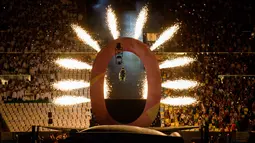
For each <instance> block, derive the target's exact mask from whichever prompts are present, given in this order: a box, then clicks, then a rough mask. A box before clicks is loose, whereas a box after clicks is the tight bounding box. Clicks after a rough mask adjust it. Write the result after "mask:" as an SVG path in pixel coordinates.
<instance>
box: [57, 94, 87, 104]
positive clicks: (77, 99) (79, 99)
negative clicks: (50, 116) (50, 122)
mask: <svg viewBox="0 0 255 143" xmlns="http://www.w3.org/2000/svg"><path fill="white" fill-rule="evenodd" d="M87 102H90V99H88V98H86V97H83V96H71V95H63V96H60V97H57V98H55V99H54V100H53V103H54V104H56V105H62V106H68V105H76V104H81V103H87Z"/></svg>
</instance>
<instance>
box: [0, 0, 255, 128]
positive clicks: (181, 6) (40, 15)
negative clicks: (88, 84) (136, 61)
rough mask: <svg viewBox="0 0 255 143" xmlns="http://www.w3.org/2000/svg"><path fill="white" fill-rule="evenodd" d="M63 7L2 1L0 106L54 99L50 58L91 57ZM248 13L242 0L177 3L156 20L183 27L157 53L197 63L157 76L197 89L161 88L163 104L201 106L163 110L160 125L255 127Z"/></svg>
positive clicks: (75, 19)
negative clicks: (188, 101) (183, 98)
mask: <svg viewBox="0 0 255 143" xmlns="http://www.w3.org/2000/svg"><path fill="white" fill-rule="evenodd" d="M63 1H64V0H62V1H60V0H51V1H41V0H35V1H29V0H22V1H20V0H2V1H1V11H0V19H1V22H0V27H1V29H0V30H1V33H0V34H1V35H0V39H1V40H0V52H1V54H0V74H1V75H2V76H0V79H1V83H0V95H1V100H3V101H13V100H14V101H23V100H40V99H42V100H43V99H51V98H53V94H52V91H53V90H54V89H52V87H51V85H52V83H53V82H54V81H56V80H58V79H59V78H58V73H59V70H60V68H59V67H57V66H56V65H55V64H53V62H54V60H56V59H57V58H59V57H60V56H61V54H49V52H94V51H93V49H91V48H88V47H87V46H86V45H84V44H83V43H82V42H81V41H80V40H78V39H77V37H76V35H75V34H74V32H72V29H71V27H70V24H72V23H79V21H81V20H84V19H83V18H82V15H80V14H79V13H77V5H76V4H75V2H74V1H73V2H70V3H68V4H66V3H63ZM65 2H66V1H65ZM152 7H153V5H152ZM155 7H157V5H155ZM252 8H253V7H252V6H251V5H250V4H249V3H248V2H247V3H246V1H242V2H241V1H238V2H232V1H222V0H216V1H213V0H207V1H201V2H200V4H195V3H193V2H192V1H190V2H186V1H184V0H181V1H178V2H174V1H171V2H170V3H166V4H164V10H165V11H164V12H162V13H161V14H162V15H163V16H165V19H166V20H165V22H167V18H172V21H173V22H181V29H180V30H179V32H178V33H177V34H176V35H175V37H174V38H173V39H172V41H170V42H168V44H165V45H164V48H162V49H164V50H165V51H168V52H169V51H172V52H175V51H178V52H192V53H187V55H189V56H191V57H194V58H196V59H197V61H196V62H194V63H192V64H190V65H189V66H187V67H182V68H179V67H178V68H171V69H165V70H162V77H163V81H165V80H167V79H168V80H172V79H176V78H179V77H181V78H185V79H193V80H196V81H198V82H200V83H201V84H200V85H199V86H198V87H196V88H194V89H190V90H187V91H186V90H185V91H181V92H179V91H175V90H169V89H163V92H162V94H163V96H165V97H167V96H178V95H183V94H188V95H190V96H193V97H196V98H197V99H198V100H199V103H197V104H196V105H191V106H188V107H171V106H167V108H166V110H165V111H164V120H165V121H164V126H177V124H178V125H201V124H203V122H205V121H206V122H208V123H209V126H210V130H215V131H218V130H219V131H220V130H224V131H227V130H230V129H231V130H236V129H237V130H238V131H242V130H247V129H249V126H251V125H252V124H254V123H255V120H254V115H255V114H254V113H255V103H254V86H255V81H254V78H255V77H254V75H255V74H254V73H255V71H254V69H255V68H254V67H255V62H254V61H253V58H254V53H252V52H253V51H254V30H255V28H254V22H253V20H252V19H251V17H252V15H253V13H252V12H251V11H252ZM166 10H167V12H166ZM173 18H174V19H173ZM149 20H150V19H149ZM222 52H225V53H222ZM236 52H238V53H236ZM161 58H162V59H159V60H160V61H162V60H164V59H167V58H171V56H161ZM86 60H88V61H89V60H91V59H86ZM90 62H91V61H90ZM14 75H15V76H14ZM27 75H28V77H29V78H28V77H27ZM230 75H235V76H230ZM245 75H249V76H245ZM5 81H8V82H5ZM24 95H29V96H24Z"/></svg>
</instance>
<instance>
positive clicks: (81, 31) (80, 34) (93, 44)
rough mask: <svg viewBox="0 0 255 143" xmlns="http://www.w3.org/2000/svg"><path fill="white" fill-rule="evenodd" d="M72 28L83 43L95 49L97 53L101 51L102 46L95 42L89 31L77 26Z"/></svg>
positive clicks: (73, 25)
mask: <svg viewBox="0 0 255 143" xmlns="http://www.w3.org/2000/svg"><path fill="white" fill-rule="evenodd" d="M71 27H72V29H73V30H74V31H75V33H76V34H77V36H78V37H79V38H80V39H81V40H82V42H83V43H85V44H87V45H89V46H90V47H92V48H93V49H95V50H96V51H97V52H99V51H100V46H99V45H98V43H97V41H95V40H93V39H92V38H91V36H90V35H89V34H88V32H87V31H85V30H84V29H82V28H81V27H80V26H78V25H75V24H72V25H71Z"/></svg>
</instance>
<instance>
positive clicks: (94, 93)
mask: <svg viewBox="0 0 255 143" xmlns="http://www.w3.org/2000/svg"><path fill="white" fill-rule="evenodd" d="M117 43H121V46H122V47H123V51H128V52H132V53H134V54H136V55H137V56H138V57H139V58H140V59H141V61H142V62H143V64H144V67H145V70H146V74H147V81H148V96H147V100H146V105H145V107H144V110H143V113H142V114H141V115H140V117H138V118H137V119H136V120H135V121H134V122H131V123H129V124H128V125H135V126H140V127H149V126H150V125H151V123H152V122H153V121H154V120H155V118H156V116H157V113H158V109H159V105H160V98H161V76H160V70H159V65H158V61H157V59H156V57H155V55H154V53H153V52H152V51H151V50H150V49H149V47H148V46H147V45H146V44H144V43H142V42H140V41H138V40H136V39H133V38H119V39H116V40H113V41H111V42H110V43H109V44H108V45H107V46H106V47H105V48H103V49H102V50H101V51H100V52H99V53H98V54H97V57H96V59H95V61H94V65H93V68H92V72H91V82H90V98H91V105H92V112H93V114H94V115H95V118H96V121H97V122H98V123H99V124H100V125H115V124H121V123H119V122H117V121H115V120H114V119H113V118H112V117H111V116H110V114H109V113H108V111H107V108H106V103H105V100H104V76H105V73H106V70H107V67H108V64H109V62H110V60H111V59H112V57H113V56H115V48H116V45H117ZM127 88H128V87H127ZM131 106H132V105H131ZM123 114H125V113H123Z"/></svg>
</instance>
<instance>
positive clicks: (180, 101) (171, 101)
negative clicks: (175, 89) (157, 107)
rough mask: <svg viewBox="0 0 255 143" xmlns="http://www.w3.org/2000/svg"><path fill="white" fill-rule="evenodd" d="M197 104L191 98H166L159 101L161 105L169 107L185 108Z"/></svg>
mask: <svg viewBox="0 0 255 143" xmlns="http://www.w3.org/2000/svg"><path fill="white" fill-rule="evenodd" d="M195 102H197V100H196V99H195V98H192V97H185V96H184V97H167V98H165V99H163V100H161V103H162V104H167V105H171V106H187V105H191V104H193V103H195Z"/></svg>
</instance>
